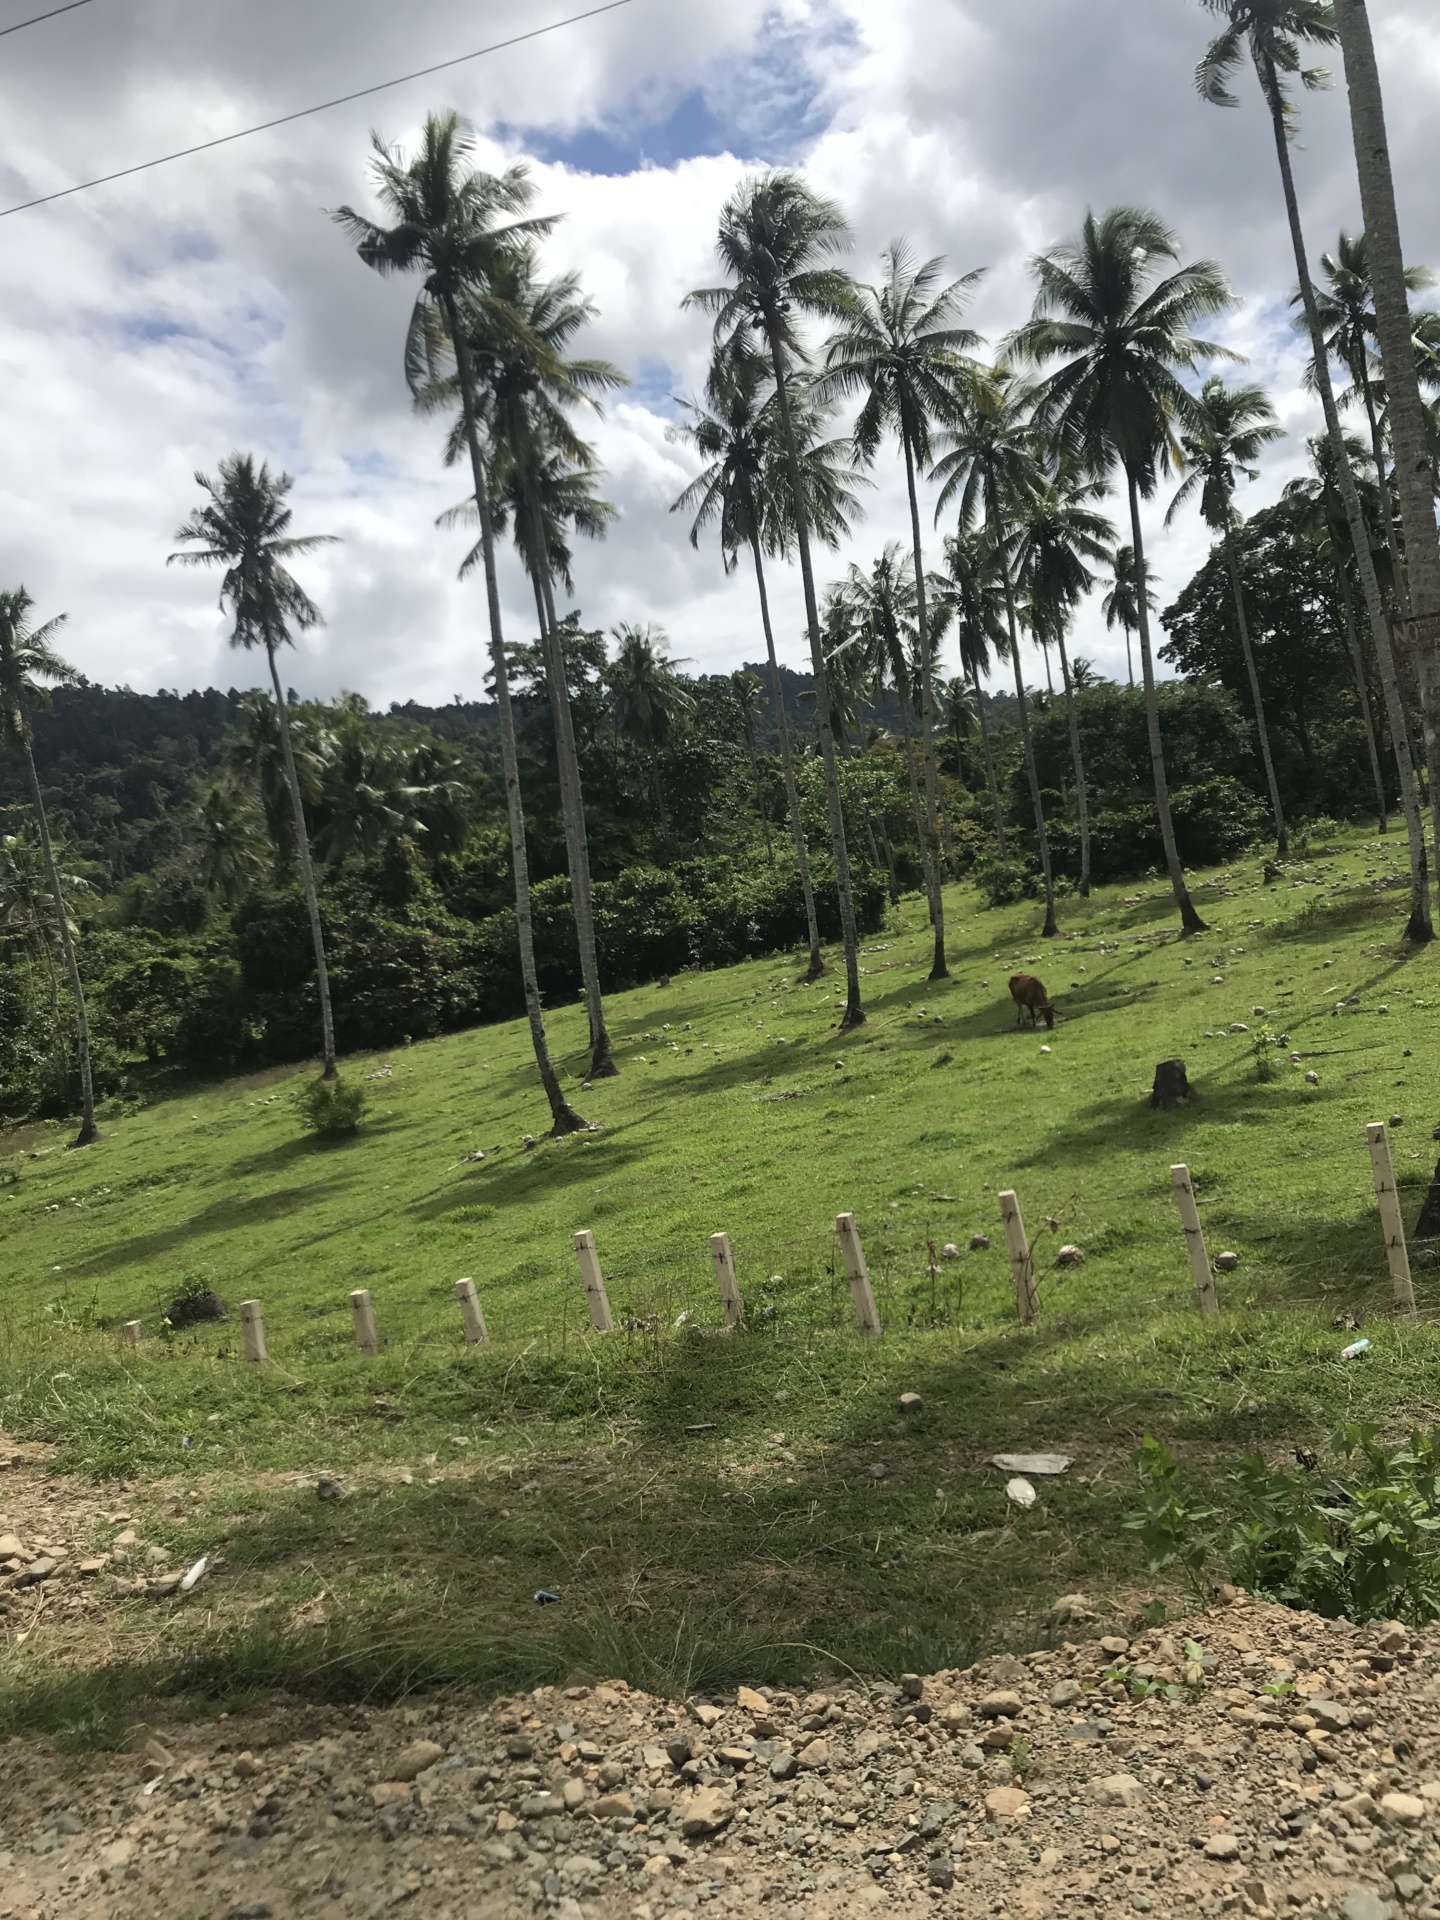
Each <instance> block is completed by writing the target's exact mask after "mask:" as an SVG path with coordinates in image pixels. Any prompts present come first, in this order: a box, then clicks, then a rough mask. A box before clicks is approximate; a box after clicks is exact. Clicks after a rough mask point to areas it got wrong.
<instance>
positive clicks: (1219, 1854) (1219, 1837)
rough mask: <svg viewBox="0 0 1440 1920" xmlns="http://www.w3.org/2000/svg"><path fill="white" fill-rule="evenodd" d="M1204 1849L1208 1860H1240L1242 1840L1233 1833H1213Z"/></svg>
mask: <svg viewBox="0 0 1440 1920" xmlns="http://www.w3.org/2000/svg"><path fill="white" fill-rule="evenodd" d="M1203 1851H1204V1854H1205V1858H1206V1859H1207V1860H1238V1859H1239V1858H1240V1842H1239V1840H1238V1839H1237V1838H1236V1837H1235V1835H1234V1834H1233V1833H1213V1834H1211V1836H1210V1838H1209V1839H1208V1840H1207V1841H1206V1842H1205V1846H1204V1849H1203Z"/></svg>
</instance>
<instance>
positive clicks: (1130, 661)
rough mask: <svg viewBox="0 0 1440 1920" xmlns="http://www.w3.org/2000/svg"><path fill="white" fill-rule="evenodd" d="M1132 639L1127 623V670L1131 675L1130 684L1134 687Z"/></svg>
mask: <svg viewBox="0 0 1440 1920" xmlns="http://www.w3.org/2000/svg"><path fill="white" fill-rule="evenodd" d="M1130 639H1131V629H1130V627H1129V625H1128V624H1126V625H1125V671H1126V673H1127V675H1128V676H1129V679H1130V685H1131V686H1132V687H1133V686H1134V684H1135V655H1134V653H1133V652H1132V651H1131V646H1130Z"/></svg>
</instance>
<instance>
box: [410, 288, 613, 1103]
mask: <svg viewBox="0 0 1440 1920" xmlns="http://www.w3.org/2000/svg"><path fill="white" fill-rule="evenodd" d="M444 304H445V324H446V327H447V329H448V331H449V334H450V341H451V345H452V347H453V349H454V353H455V370H456V373H457V374H458V375H459V379H460V404H461V408H462V410H463V413H464V418H465V443H466V446H467V447H468V448H469V452H470V470H471V473H472V474H473V476H474V480H475V505H476V509H477V511H478V512H479V515H480V551H481V554H482V556H483V558H484V562H485V597H486V603H487V609H488V612H489V616H490V666H491V671H492V672H493V673H494V676H495V704H496V706H497V708H498V709H499V712H500V761H501V768H502V771H503V773H504V778H505V811H506V814H507V816H508V819H509V823H510V859H511V864H512V866H513V868H514V874H515V925H516V931H517V934H518V936H519V943H520V979H521V982H522V984H523V987H524V990H525V1011H526V1014H527V1015H528V1016H529V1020H530V1039H531V1043H532V1044H533V1046H534V1048H535V1064H536V1065H537V1067H538V1068H539V1069H540V1084H541V1085H542V1086H543V1087H544V1089H545V1098H546V1099H547V1100H548V1101H549V1103H550V1114H551V1119H552V1121H553V1123H554V1131H555V1133H556V1134H557V1135H562V1134H567V1133H579V1132H581V1131H582V1130H583V1129H584V1128H585V1126H586V1125H587V1122H586V1121H585V1120H583V1119H582V1118H581V1116H580V1115H579V1114H578V1113H576V1111H575V1109H574V1108H573V1107H572V1106H571V1105H570V1102H569V1101H568V1100H567V1099H566V1098H565V1095H564V1093H563V1092H562V1090H561V1087H560V1079H559V1076H558V1074H557V1073H556V1071H555V1066H554V1062H553V1061H552V1060H551V1058H550V1044H549V1042H548V1040H547V1039H546V1037H545V1016H544V1014H543V1013H542V1011H541V1008H540V980H539V975H538V974H537V972H536V970H535V928H534V922H533V918H532V915H531V911H530V859H529V854H528V852H527V850H526V846H525V809H524V806H523V805H522V803H521V798H520V756H519V753H518V751H517V750H516V745H515V713H514V709H513V708H512V706H511V704H510V675H509V671H508V669H507V668H506V665H505V636H504V630H503V628H502V626H501V621H500V582H499V578H498V576H497V574H496V570H495V523H494V520H493V518H492V517H491V513H490V489H489V485H488V483H487V481H486V479H485V462H484V459H483V457H482V455H481V452H480V433H479V429H478V427H477V426H476V407H475V373H474V368H473V366H472V364H471V360H470V346H469V342H468V341H467V340H466V338H465V332H464V329H463V328H462V327H461V325H460V318H459V315H458V314H457V313H456V311H455V302H454V299H453V298H452V297H448V296H447V297H446V299H445V303H444Z"/></svg>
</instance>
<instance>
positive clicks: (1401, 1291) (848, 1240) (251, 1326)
mask: <svg viewBox="0 0 1440 1920" xmlns="http://www.w3.org/2000/svg"><path fill="white" fill-rule="evenodd" d="M1365 1137H1366V1140H1367V1141H1368V1143H1369V1147H1370V1165H1371V1170H1372V1172H1373V1174H1374V1178H1375V1197H1376V1199H1377V1201H1378V1202H1379V1206H1380V1225H1381V1228H1382V1230H1383V1232H1384V1236H1385V1254H1386V1259H1387V1261H1388V1263H1389V1268H1390V1287H1391V1297H1392V1300H1393V1302H1394V1305H1395V1308H1396V1311H1397V1312H1400V1313H1414V1311H1415V1288H1414V1284H1413V1282H1412V1280H1411V1277H1410V1256H1409V1252H1408V1250H1407V1248H1406V1245H1405V1222H1404V1219H1403V1217H1402V1214H1401V1211H1400V1195H1399V1192H1398V1190H1397V1188H1396V1185H1395V1168H1394V1165H1393V1163H1392V1162H1391V1158H1390V1141H1389V1136H1388V1135H1387V1133H1386V1130H1385V1126H1384V1123H1383V1121H1378V1120H1377V1121H1375V1122H1374V1123H1372V1124H1371V1125H1370V1126H1368V1127H1366V1129H1365ZM1170 1179H1171V1184H1172V1186H1173V1188H1174V1192H1175V1203H1176V1206H1177V1207H1178V1208H1179V1210H1180V1224H1181V1227H1182V1228H1183V1230H1184V1234H1185V1246H1186V1250H1187V1252H1188V1253H1189V1256H1190V1270H1191V1272H1192V1273H1193V1275H1194V1277H1195V1297H1196V1301H1197V1303H1198V1305H1199V1308H1200V1311H1201V1313H1202V1314H1214V1313H1218V1312H1219V1311H1220V1296H1219V1293H1218V1292H1217V1290H1216V1286H1215V1275H1214V1273H1213V1272H1212V1271H1211V1267H1210V1255H1209V1252H1208V1251H1207V1249H1206V1246H1205V1230H1204V1228H1203V1227H1202V1226H1201V1224H1200V1211H1199V1208H1198V1206H1197V1205H1196V1201H1195V1188H1194V1184H1193V1183H1192V1181H1191V1178H1190V1169H1189V1168H1188V1167H1187V1166H1185V1165H1184V1164H1183V1162H1182V1163H1180V1164H1177V1165H1176V1166H1173V1167H1171V1169H1170ZM999 1200H1000V1220H1001V1224H1002V1226H1003V1227H1004V1229H1005V1243H1006V1247H1007V1250H1008V1252H1009V1257H1010V1275H1011V1280H1012V1282H1013V1284H1014V1287H1015V1306H1016V1311H1017V1313H1018V1314H1019V1317H1020V1321H1021V1324H1022V1325H1024V1326H1029V1325H1030V1324H1031V1322H1032V1321H1034V1320H1036V1319H1038V1317H1039V1314H1040V1293H1039V1288H1038V1286H1037V1285H1036V1280H1035V1252H1034V1248H1033V1247H1032V1246H1031V1244H1030V1240H1029V1236H1028V1235H1027V1234H1026V1231H1025V1221H1024V1217H1023V1215H1022V1214H1021V1211H1020V1201H1019V1197H1018V1195H1017V1194H1016V1193H1015V1192H1014V1190H1013V1189H1011V1188H1008V1187H1007V1188H1006V1189H1005V1190H1004V1192H1002V1193H1001V1194H1000V1196H999ZM835 1235H836V1238H837V1240H838V1241H839V1243H840V1254H841V1258H842V1259H843V1261H844V1263H845V1277H846V1279H847V1280H848V1281H849V1283H850V1297H851V1299H852V1301H853V1302H854V1307H855V1324H856V1326H857V1327H858V1328H859V1330H860V1332H861V1334H862V1335H863V1336H864V1337H865V1338H866V1339H871V1340H874V1339H879V1337H880V1335H881V1333H882V1331H883V1329H882V1327H881V1324H880V1314H879V1310H878V1308H877V1307H876V1305H875V1290H874V1288H873V1287H872V1285H871V1283H870V1269H869V1267H868V1266H867V1265H866V1261H865V1249H864V1247H863V1246H862V1245H861V1242H860V1231H859V1228H858V1227H857V1226H856V1224H855V1216H854V1214H853V1213H842V1214H841V1215H839V1217H838V1218H837V1220H836V1222H835ZM575 1253H576V1257H577V1259H578V1261H579V1264H580V1281H581V1285H582V1286H583V1288H584V1290H585V1300H586V1304H587V1305H588V1307H589V1309H590V1325H591V1327H592V1328H593V1330H594V1331H595V1332H596V1333H613V1332H614V1330H615V1317H614V1315H613V1313H612V1312H611V1310H610V1296H609V1293H608V1292H607V1290H606V1286H605V1274H604V1270H603V1269H602V1267H601V1265H600V1253H599V1249H598V1248H597V1247H596V1245H595V1236H594V1234H593V1233H591V1232H590V1230H589V1229H588V1228H586V1229H583V1230H582V1231H581V1232H579V1233H577V1234H576V1235H575ZM710 1260H711V1265H712V1267H713V1268H714V1273H715V1286H716V1290H717V1291H718V1293H719V1295H720V1304H721V1307H722V1309H723V1311H724V1315H725V1325H726V1327H727V1328H733V1327H740V1326H743V1325H744V1323H745V1305H744V1301H743V1299H742V1297H741V1293H740V1281H739V1277H738V1275H737V1273H736V1269H735V1252H734V1249H733V1248H732V1246H731V1244H730V1236H729V1234H728V1233H713V1234H711V1236H710ZM455 1295H456V1298H457V1299H458V1301H459V1303H460V1316H461V1321H462V1323H463V1325H464V1329H465V1338H466V1340H467V1341H468V1342H469V1343H470V1345H471V1346H485V1345H487V1344H488V1343H489V1339H490V1333H489V1329H488V1328H487V1326H486V1324H485V1313H484V1309H483V1308H482V1307H481V1305H480V1297H479V1295H478V1293H477V1292H476V1290H475V1282H474V1281H473V1280H470V1279H465V1280H457V1281H456V1283H455ZM350 1311H351V1314H352V1316H353V1318H354V1322H355V1344H356V1346H357V1347H358V1348H359V1350H360V1352H361V1353H363V1354H366V1355H369V1356H371V1357H373V1356H374V1355H376V1354H378V1353H379V1351H380V1335H379V1332H378V1330H377V1328H376V1324H375V1306H374V1302H373V1301H372V1299H371V1297H370V1293H369V1291H368V1289H366V1288H363V1287H362V1288H357V1290H356V1291H355V1292H354V1293H352V1294H351V1295H350ZM240 1336H241V1342H242V1345H243V1348H244V1353H245V1358H246V1359H247V1360H249V1361H253V1362H255V1363H257V1364H259V1363H261V1362H263V1361H266V1360H268V1359H269V1358H270V1352H269V1348H268V1347H267V1346H266V1344H265V1320H264V1316H263V1314H262V1312H261V1307H260V1302H259V1301H258V1300H242V1301H241V1303H240ZM143 1337H144V1331H143V1327H142V1325H141V1322H140V1321H138V1320H130V1321H127V1322H126V1324H125V1328H124V1341H125V1344H126V1345H127V1346H132V1347H136V1346H139V1344H140V1342H141V1340H142V1339H143Z"/></svg>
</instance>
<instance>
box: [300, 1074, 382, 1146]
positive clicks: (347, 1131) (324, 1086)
mask: <svg viewBox="0 0 1440 1920" xmlns="http://www.w3.org/2000/svg"><path fill="white" fill-rule="evenodd" d="M367 1098H368V1096H367V1094H366V1092H365V1089H364V1087H363V1086H361V1084H360V1082H359V1081H358V1080H312V1081H310V1082H309V1084H308V1085H307V1086H305V1087H302V1088H301V1090H300V1092H299V1093H297V1094H296V1096H295V1106H296V1110H297V1111H298V1113H299V1115H300V1118H301V1120H302V1121H303V1122H304V1124H305V1125H306V1126H307V1127H308V1128H309V1129H310V1131H311V1132H312V1133H315V1134H318V1135H319V1136H320V1138H321V1139H322V1140H348V1139H349V1138H350V1136H351V1135H352V1134H354V1133H356V1132H357V1131H358V1130H359V1126H360V1122H361V1120H362V1118H363V1117H364V1113H365V1104H366V1100H367Z"/></svg>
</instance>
